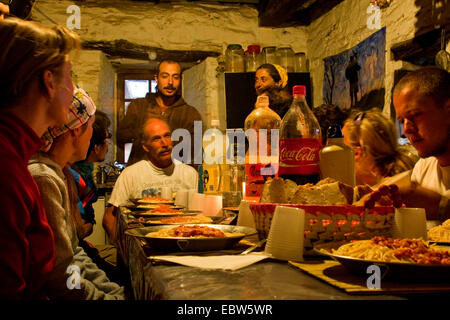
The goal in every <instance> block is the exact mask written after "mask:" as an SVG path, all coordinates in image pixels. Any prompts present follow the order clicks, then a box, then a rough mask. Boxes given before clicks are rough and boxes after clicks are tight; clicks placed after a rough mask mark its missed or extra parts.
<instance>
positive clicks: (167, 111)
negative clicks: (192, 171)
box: [117, 60, 202, 165]
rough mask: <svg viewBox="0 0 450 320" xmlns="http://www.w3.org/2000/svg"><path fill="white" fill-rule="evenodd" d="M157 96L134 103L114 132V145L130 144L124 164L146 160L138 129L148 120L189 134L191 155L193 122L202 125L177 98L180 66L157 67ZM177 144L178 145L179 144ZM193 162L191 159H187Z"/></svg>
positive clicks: (194, 111)
mask: <svg viewBox="0 0 450 320" xmlns="http://www.w3.org/2000/svg"><path fill="white" fill-rule="evenodd" d="M155 80H156V82H157V89H158V91H157V93H156V94H153V93H149V94H147V96H146V97H145V98H139V99H135V100H134V101H133V102H131V103H130V105H129V106H128V110H127V113H126V115H125V118H124V119H123V120H122V121H121V123H120V124H119V127H118V128H117V143H118V144H125V143H130V142H132V143H133V147H132V149H131V153H130V157H129V159H128V162H127V164H128V165H132V164H133V163H136V162H137V161H139V160H142V159H146V153H145V152H144V150H143V149H142V147H141V141H140V140H141V139H140V133H141V132H140V129H141V128H142V125H143V124H144V122H145V121H146V120H147V119H149V118H153V117H155V118H161V119H164V120H166V122H167V123H168V124H169V127H170V130H171V131H173V130H175V129H179V128H183V129H186V130H188V131H189V132H190V133H191V154H192V155H193V142H194V138H193V137H194V121H196V120H197V121H202V117H201V115H200V113H199V112H198V111H197V109H195V108H194V107H192V106H190V105H188V104H187V103H186V102H185V101H184V100H183V98H182V97H181V92H180V85H181V66H180V64H179V63H178V62H176V61H172V60H163V61H161V62H160V63H159V65H158V68H157V74H156V75H155ZM180 142H181V141H180ZM191 161H192V162H193V158H191Z"/></svg>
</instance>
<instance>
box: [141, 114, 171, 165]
mask: <svg viewBox="0 0 450 320" xmlns="http://www.w3.org/2000/svg"><path fill="white" fill-rule="evenodd" d="M142 135H143V139H142V148H143V149H144V151H145V152H146V153H147V156H148V159H149V160H150V161H151V162H152V163H153V164H154V165H155V166H157V167H158V168H167V167H168V166H170V165H171V164H172V148H173V144H172V133H171V132H170V128H169V125H168V124H167V123H166V122H165V121H164V120H162V119H158V118H150V119H148V120H147V121H145V123H144V126H143V132H142Z"/></svg>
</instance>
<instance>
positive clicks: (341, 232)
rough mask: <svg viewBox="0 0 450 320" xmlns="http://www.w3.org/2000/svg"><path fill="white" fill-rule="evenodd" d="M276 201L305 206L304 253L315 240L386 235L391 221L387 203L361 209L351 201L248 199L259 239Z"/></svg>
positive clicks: (267, 225)
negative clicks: (325, 202)
mask: <svg viewBox="0 0 450 320" xmlns="http://www.w3.org/2000/svg"><path fill="white" fill-rule="evenodd" d="M279 205H282V206H287V207H295V208H300V209H304V210H305V241H304V243H305V253H307V251H308V250H312V249H313V246H314V245H315V244H319V243H324V242H330V241H340V240H361V239H370V238H372V237H373V236H381V235H384V236H388V235H390V233H391V227H392V225H393V221H394V207H391V206H380V207H374V208H372V209H365V208H364V207H363V206H352V205H307V204H280V203H250V210H251V212H252V215H253V219H254V221H255V227H256V230H257V231H258V237H259V238H260V239H261V240H262V239H265V238H267V236H268V234H269V230H270V224H271V222H272V218H273V214H274V212H275V208H276V207H277V206H279Z"/></svg>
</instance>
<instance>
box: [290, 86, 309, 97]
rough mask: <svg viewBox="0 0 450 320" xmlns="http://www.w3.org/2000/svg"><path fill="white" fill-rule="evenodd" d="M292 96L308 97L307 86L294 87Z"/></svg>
mask: <svg viewBox="0 0 450 320" xmlns="http://www.w3.org/2000/svg"><path fill="white" fill-rule="evenodd" d="M292 95H302V96H306V87H305V86H294V87H293V88H292Z"/></svg>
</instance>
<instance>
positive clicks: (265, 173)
mask: <svg viewBox="0 0 450 320" xmlns="http://www.w3.org/2000/svg"><path fill="white" fill-rule="evenodd" d="M277 172H278V164H277V163H272V164H270V163H268V164H262V163H255V164H246V165H245V195H246V196H249V197H259V196H260V195H261V192H262V189H263V187H264V184H265V183H266V180H267V179H268V178H269V177H271V178H274V177H276V176H278V174H277Z"/></svg>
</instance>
